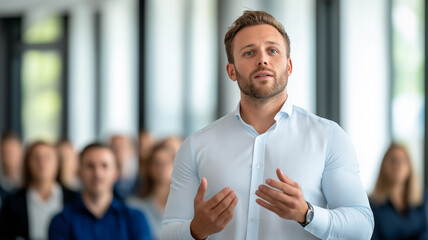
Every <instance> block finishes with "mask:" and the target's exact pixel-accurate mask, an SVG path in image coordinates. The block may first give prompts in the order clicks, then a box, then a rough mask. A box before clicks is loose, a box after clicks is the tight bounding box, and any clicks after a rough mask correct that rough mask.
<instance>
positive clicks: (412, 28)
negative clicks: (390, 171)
mask: <svg viewBox="0 0 428 240" xmlns="http://www.w3.org/2000/svg"><path fill="white" fill-rule="evenodd" d="M424 9H425V8H424V1H422V0H392V69H393V83H392V93H391V98H392V99H391V101H392V106H391V107H392V111H391V112H392V138H393V140H394V141H397V142H400V143H403V144H405V145H406V146H407V147H408V148H409V151H410V154H411V157H412V159H413V165H414V167H415V169H417V171H418V175H419V177H423V172H422V171H423V142H424V114H425V113H424V109H425V104H424V102H425V92H424V70H425V69H424V64H425V59H424V52H425V51H424V41H425V40H424V19H425V13H424Z"/></svg>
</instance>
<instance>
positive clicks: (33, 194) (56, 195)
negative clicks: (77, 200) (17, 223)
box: [27, 183, 62, 204]
mask: <svg viewBox="0 0 428 240" xmlns="http://www.w3.org/2000/svg"><path fill="white" fill-rule="evenodd" d="M27 194H28V195H27V196H28V198H29V199H30V201H32V202H35V203H37V204H51V203H54V202H59V201H61V200H62V199H61V197H62V192H61V187H60V186H59V184H58V183H55V184H54V185H53V187H52V192H51V195H50V196H49V199H48V200H46V201H44V200H42V198H41V197H40V195H39V194H38V193H37V191H36V189H34V188H33V187H29V188H28V192H27Z"/></svg>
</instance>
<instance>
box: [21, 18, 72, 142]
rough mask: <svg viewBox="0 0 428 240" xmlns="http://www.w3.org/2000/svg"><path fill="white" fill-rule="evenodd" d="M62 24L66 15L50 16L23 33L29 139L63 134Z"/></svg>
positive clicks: (25, 129) (24, 113) (26, 132)
mask: <svg viewBox="0 0 428 240" xmlns="http://www.w3.org/2000/svg"><path fill="white" fill-rule="evenodd" d="M63 26H64V19H63V18H61V17H50V18H47V19H43V20H41V21H38V22H36V23H35V24H32V25H30V26H29V27H28V28H26V29H24V32H23V40H22V41H23V52H22V69H21V71H22V72H21V73H22V74H21V75H22V82H21V83H22V85H21V87H22V126H23V137H24V140H25V141H26V142H31V141H34V140H39V139H41V140H45V141H50V142H54V141H57V140H58V139H59V138H60V137H62V135H63V132H62V129H63V127H64V126H63V123H64V121H63V115H64V102H65V101H64V100H65V96H64V94H63V91H62V89H63V86H64V84H65V82H64V80H65V78H64V70H65V69H64V67H65V66H64V61H63V59H64V58H65V56H64V52H63V49H64V47H63V43H64V35H65V34H64V28H63Z"/></svg>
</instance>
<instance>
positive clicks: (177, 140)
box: [162, 136, 183, 154]
mask: <svg viewBox="0 0 428 240" xmlns="http://www.w3.org/2000/svg"><path fill="white" fill-rule="evenodd" d="M182 143H183V139H182V138H181V137H176V136H170V137H167V138H165V139H164V140H163V141H162V144H163V145H166V146H168V147H169V148H171V149H172V150H173V151H174V154H176V153H177V152H178V149H179V148H180V146H181V144H182Z"/></svg>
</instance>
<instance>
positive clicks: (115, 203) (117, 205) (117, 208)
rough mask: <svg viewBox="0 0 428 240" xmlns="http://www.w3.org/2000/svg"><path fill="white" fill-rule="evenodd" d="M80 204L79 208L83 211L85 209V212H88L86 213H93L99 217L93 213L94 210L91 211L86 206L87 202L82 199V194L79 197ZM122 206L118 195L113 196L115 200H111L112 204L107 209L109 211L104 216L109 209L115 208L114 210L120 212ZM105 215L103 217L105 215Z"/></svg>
mask: <svg viewBox="0 0 428 240" xmlns="http://www.w3.org/2000/svg"><path fill="white" fill-rule="evenodd" d="M77 204H78V206H79V208H80V209H81V210H82V211H84V212H86V213H88V214H89V215H91V216H93V217H94V218H97V217H95V216H94V215H93V214H92V212H91V211H89V209H88V208H87V207H86V205H85V203H84V202H83V199H82V196H80V198H79V201H78V203H77ZM120 206H121V204H120V200H118V199H117V198H116V197H114V196H113V200H112V202H111V204H110V207H109V208H108V209H107V211H106V212H105V213H104V216H105V215H106V214H107V213H108V212H109V211H111V210H113V211H115V212H119V211H120ZM104 216H103V217H104Z"/></svg>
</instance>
